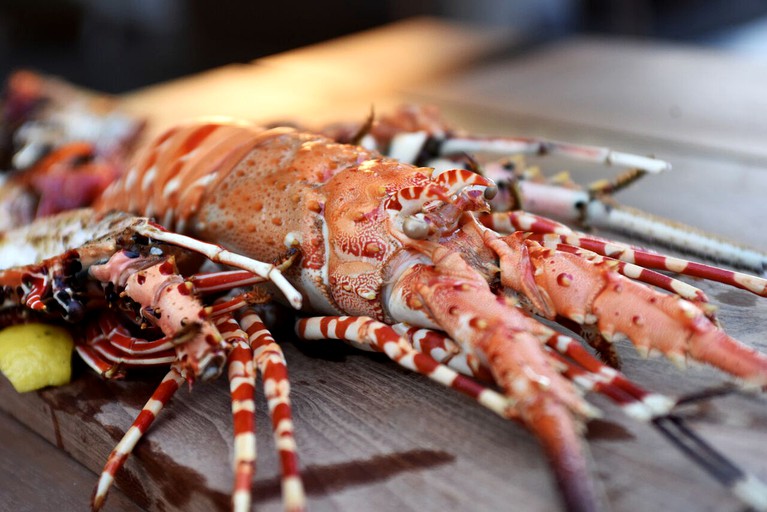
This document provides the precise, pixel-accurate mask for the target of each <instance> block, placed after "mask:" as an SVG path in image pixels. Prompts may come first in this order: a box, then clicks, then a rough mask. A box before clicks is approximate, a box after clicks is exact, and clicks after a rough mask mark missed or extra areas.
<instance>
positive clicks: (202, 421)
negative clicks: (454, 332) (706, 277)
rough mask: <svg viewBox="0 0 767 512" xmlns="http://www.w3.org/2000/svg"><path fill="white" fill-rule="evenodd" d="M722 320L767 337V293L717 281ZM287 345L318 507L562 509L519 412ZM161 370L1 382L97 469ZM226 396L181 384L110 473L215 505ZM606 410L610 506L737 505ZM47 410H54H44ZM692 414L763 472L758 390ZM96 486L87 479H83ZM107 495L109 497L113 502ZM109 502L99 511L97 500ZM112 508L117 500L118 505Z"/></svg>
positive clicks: (225, 486)
mask: <svg viewBox="0 0 767 512" xmlns="http://www.w3.org/2000/svg"><path fill="white" fill-rule="evenodd" d="M718 294H719V296H720V298H723V299H726V303H725V304H724V305H723V309H724V311H723V318H724V320H725V322H727V323H728V324H731V325H732V327H733V329H732V331H733V332H734V333H735V334H736V335H742V336H743V337H744V339H745V340H746V341H748V342H751V343H754V344H756V345H759V346H761V347H762V349H765V345H767V344H766V343H765V342H764V339H763V338H762V337H761V336H759V335H758V333H757V332H756V331H754V330H753V329H751V328H750V327H748V328H745V329H744V326H747V325H749V324H751V326H753V318H754V317H761V318H765V317H767V305H765V304H764V303H763V302H760V303H759V304H758V305H754V301H753V300H752V299H751V298H750V296H748V295H746V294H744V293H741V292H733V291H720V292H718ZM301 349H302V350H305V351H306V353H302V352H300V351H299V350H298V349H297V348H296V346H295V345H293V344H286V345H285V350H286V353H287V357H288V360H289V363H290V372H291V378H292V382H293V392H294V407H295V415H296V426H297V436H298V437H297V440H298V444H299V446H300V449H301V451H300V453H301V462H302V466H303V468H304V475H305V478H306V483H307V490H308V494H309V499H310V501H311V504H312V509H313V510H359V509H360V508H368V509H376V510H390V509H398V510H466V509H468V508H475V507H480V508H483V509H502V508H504V507H505V506H507V504H508V503H515V504H518V506H519V507H520V508H522V509H524V510H530V511H548V510H552V509H556V508H557V507H558V502H557V494H556V491H555V489H554V487H553V485H552V482H551V480H550V477H549V474H548V470H547V467H546V464H545V461H544V460H543V457H542V455H541V453H540V450H539V448H538V447H537V446H536V442H535V441H534V439H533V438H532V437H531V435H530V434H529V433H527V432H525V431H524V430H523V429H522V428H521V427H519V426H518V425H516V424H514V423H510V422H506V421H504V420H502V419H500V418H497V417H495V416H493V415H492V414H490V413H488V412H487V411H485V410H482V409H480V408H479V407H477V406H476V405H474V404H471V403H469V402H468V400H466V399H464V398H463V397H460V396H458V395H456V394H454V393H452V392H449V391H448V390H444V389H442V388H440V387H438V386H436V385H434V384H432V383H430V382H428V381H426V380H425V379H423V378H420V377H418V376H415V375H412V374H410V373H408V372H405V371H403V370H400V369H399V368H397V367H394V366H393V365H391V364H390V363H388V362H386V361H383V360H381V358H380V357H370V356H368V355H366V354H359V353H354V352H351V351H350V350H348V349H346V348H344V347H341V346H339V345H338V344H337V343H332V344H329V346H327V347H325V348H311V347H306V345H302V346H301ZM623 349H624V350H623V351H624V353H625V354H626V371H627V373H628V374H629V375H630V376H631V377H633V378H635V379H636V380H638V381H640V382H645V383H649V384H651V385H652V387H653V389H657V390H660V391H665V392H670V393H675V392H680V393H681V392H689V391H692V390H695V389H700V388H702V387H704V386H706V385H710V384H712V383H714V382H718V381H719V377H718V376H716V375H715V372H713V371H709V370H707V369H703V368H700V369H691V370H690V371H688V373H687V375H679V374H678V372H676V371H675V370H673V368H671V367H670V365H668V364H667V363H665V362H663V361H660V360H651V361H642V360H638V359H637V358H636V357H634V356H633V354H632V351H631V349H628V350H626V347H623ZM158 379H159V376H154V377H150V378H146V379H144V380H136V378H135V377H134V378H133V379H131V380H129V381H125V382H103V381H100V380H99V379H97V378H95V377H94V376H93V375H92V374H90V373H88V372H86V373H85V374H82V375H80V377H79V378H78V379H77V380H76V381H75V382H73V384H71V385H70V386H65V387H61V388H57V389H48V390H45V391H42V392H38V393H29V394H26V395H18V394H15V393H13V392H12V391H11V390H10V389H9V386H8V384H7V382H6V381H2V382H1V383H0V397H1V398H2V400H0V404H1V405H0V407H2V408H3V409H5V410H8V411H9V412H10V413H12V414H14V415H15V416H17V417H19V418H20V419H21V421H23V422H25V423H26V424H27V425H28V426H29V427H30V428H32V429H35V430H36V431H38V432H40V433H41V434H42V435H43V436H45V437H47V438H48V439H51V440H53V439H56V438H57V437H58V438H59V439H60V440H61V441H60V444H61V445H62V446H63V448H64V450H66V451H67V452H68V453H70V454H72V455H73V456H74V457H75V458H77V459H78V460H81V461H82V462H83V463H84V464H85V465H86V466H87V467H89V468H90V469H91V470H93V471H98V470H99V469H100V466H101V464H102V463H103V461H104V459H105V457H106V455H107V454H108V452H109V450H110V449H111V448H112V446H113V445H114V444H115V443H116V441H117V439H118V438H119V435H120V432H122V431H123V430H124V429H125V428H126V427H127V426H128V425H129V423H130V419H131V417H133V416H134V415H135V414H136V413H137V412H138V410H139V408H140V406H141V402H142V401H143V399H144V398H145V397H146V396H148V395H149V393H150V390H151V387H152V385H153V384H155V383H156V382H157V381H158ZM228 402H229V400H228V396H227V391H226V386H225V382H224V381H223V380H219V381H216V382H214V383H209V384H199V385H197V386H195V388H194V389H193V391H192V392H191V393H187V392H184V391H182V392H181V393H180V395H179V396H178V397H177V399H174V402H173V404H172V406H171V407H170V409H169V410H167V411H166V412H165V413H164V414H163V416H162V417H161V419H160V420H159V422H158V424H157V425H156V426H155V428H153V429H152V431H151V433H150V435H149V437H148V438H147V439H145V440H144V441H142V442H141V443H140V444H139V447H138V449H137V453H136V456H135V457H132V458H131V460H130V462H129V463H128V464H127V468H126V471H124V472H123V474H122V475H121V476H119V477H118V479H117V481H118V484H119V485H120V486H121V487H122V488H123V489H124V490H125V491H126V493H127V494H128V495H129V496H130V497H131V498H133V499H134V500H136V502H137V503H138V504H139V505H141V506H144V507H146V508H148V509H150V510H189V511H197V510H224V509H225V508H226V506H227V500H228V493H229V487H230V484H231V469H230V463H229V460H230V457H231V454H232V442H231V433H230V431H231V420H230V419H229V411H228V406H229V403H228ZM595 402H596V403H598V404H600V405H601V406H603V407H604V409H605V411H606V418H605V419H604V420H600V421H598V422H595V423H594V424H593V425H592V427H591V428H590V431H589V433H588V435H587V437H588V438H589V446H590V450H591V456H592V458H593V466H594V471H593V474H594V478H595V479H596V481H597V482H598V485H599V486H600V487H601V488H602V489H603V490H604V493H605V500H606V502H607V503H609V504H610V506H611V508H612V509H613V510H616V511H629V510H632V511H650V510H657V509H659V508H662V509H664V510H690V509H691V508H695V509H696V510H712V511H714V510H716V511H728V510H730V511H733V512H734V511H736V510H740V509H741V507H740V505H739V504H738V503H737V502H736V501H735V500H734V499H732V498H731V497H729V496H727V495H726V493H724V492H723V491H722V490H721V489H720V488H719V487H718V486H717V485H715V484H712V483H711V481H710V480H709V478H708V477H707V476H706V475H704V474H702V472H701V471H700V470H699V469H697V468H695V467H692V466H691V465H690V463H689V462H688V461H687V460H685V459H684V458H682V457H681V456H680V455H679V454H678V453H677V452H676V451H675V450H672V449H670V448H669V446H668V445H667V444H666V443H665V441H664V440H663V439H662V438H661V437H660V436H659V435H658V434H657V433H656V432H653V431H652V430H651V429H650V428H649V427H648V426H647V425H644V424H637V423H635V422H632V421H629V420H627V419H625V418H623V417H621V416H620V414H619V413H618V412H617V411H616V410H615V408H614V407H612V406H611V405H610V404H607V403H605V402H604V401H603V400H599V399H597V400H595ZM258 409H259V417H258V423H259V426H260V427H259V432H258V443H259V464H258V466H259V474H258V476H257V478H256V482H255V489H254V499H255V502H256V506H257V508H258V510H265V511H268V510H280V507H281V505H280V501H279V500H280V498H279V485H278V479H277V468H276V466H277V463H276V458H275V455H274V452H273V451H272V450H273V443H272V441H271V439H270V436H269V433H268V432H267V431H266V430H265V429H266V427H265V425H267V418H266V417H265V415H264V412H263V411H264V410H265V403H264V402H263V399H260V401H259V404H258ZM52 414H53V415H54V416H55V418H56V420H55V422H54V421H52V419H51V418H52ZM693 417H694V420H693V425H695V426H696V428H698V429H699V430H701V432H703V433H704V434H705V436H706V437H707V438H708V439H709V440H710V441H711V442H713V443H714V444H715V445H716V446H718V447H719V448H721V449H723V450H725V451H726V452H727V453H729V454H730V455H731V456H732V457H733V458H734V459H735V460H737V461H738V462H739V463H740V464H741V465H742V466H743V467H746V468H749V469H750V470H752V471H755V472H756V473H757V474H759V475H760V476H761V477H762V478H767V467H765V463H764V460H765V457H766V456H767V443H765V442H764V441H765V433H764V432H765V430H764V426H765V425H767V411H765V408H764V407H763V403H762V402H761V401H760V400H752V399H747V398H741V397H729V398H725V399H720V400H717V401H714V402H711V403H710V404H705V405H703V406H701V407H700V408H699V409H697V410H693ZM94 483H95V478H94ZM114 505H115V503H114V501H113V500H112V499H111V498H110V501H109V502H108V506H109V507H112V506H114ZM108 510H109V508H108ZM113 510H114V509H113Z"/></svg>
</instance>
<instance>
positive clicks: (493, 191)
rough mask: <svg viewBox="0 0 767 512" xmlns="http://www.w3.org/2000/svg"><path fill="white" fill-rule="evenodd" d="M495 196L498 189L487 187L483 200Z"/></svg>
mask: <svg viewBox="0 0 767 512" xmlns="http://www.w3.org/2000/svg"><path fill="white" fill-rule="evenodd" d="M496 194H498V187H496V186H495V185H493V186H492V187H487V188H486V189H485V199H487V200H488V201H489V200H490V199H492V198H494V197H495V196H496Z"/></svg>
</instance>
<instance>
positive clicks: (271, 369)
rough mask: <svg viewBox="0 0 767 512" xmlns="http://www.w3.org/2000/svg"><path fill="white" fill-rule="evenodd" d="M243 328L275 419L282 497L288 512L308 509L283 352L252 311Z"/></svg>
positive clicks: (275, 437)
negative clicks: (299, 464)
mask: <svg viewBox="0 0 767 512" xmlns="http://www.w3.org/2000/svg"><path fill="white" fill-rule="evenodd" d="M240 324H241V325H242V328H243V329H244V330H245V332H246V333H247V336H248V342H249V343H250V346H251V348H252V349H253V362H254V365H255V366H256V367H257V368H258V371H259V372H260V373H261V377H262V379H263V383H264V394H265V396H266V399H267V403H268V405H269V414H270V415H271V417H272V431H273V434H274V441H275V445H276V446H277V450H278V451H279V455H280V464H281V467H282V497H283V504H284V508H285V510H286V511H288V512H299V511H302V510H304V509H306V496H305V493H304V485H303V482H302V480H301V475H300V472H299V468H298V455H297V453H296V441H295V436H294V432H293V414H292V410H291V406H290V381H289V380H288V368H287V362H286V361H285V356H284V354H283V353H282V349H281V348H280V346H279V345H277V343H276V342H275V341H274V338H272V335H271V334H270V333H269V330H268V329H267V328H266V326H265V325H264V323H263V321H262V320H261V317H259V316H258V314H257V313H256V312H255V311H253V310H252V309H248V310H246V311H245V312H244V313H243V314H242V316H241V318H240Z"/></svg>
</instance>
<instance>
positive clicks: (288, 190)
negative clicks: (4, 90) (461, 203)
mask: <svg viewBox="0 0 767 512" xmlns="http://www.w3.org/2000/svg"><path fill="white" fill-rule="evenodd" d="M430 173H431V170H430V169H418V168H415V167H412V166H409V165H406V164H401V163H399V162H397V161H395V160H391V159H386V158H382V157H381V156H380V155H379V154H378V153H375V152H372V151H367V150H364V149H362V148H360V147H358V146H349V145H344V144H339V143H336V142H334V141H332V140H330V139H327V138H325V137H323V136H321V135H316V134H309V133H301V132H297V131H294V130H292V129H286V128H278V129H272V130H263V129H259V128H257V127H254V126H248V125H233V124H217V123H206V124H201V125H197V126H188V127H182V128H178V129H174V130H171V131H170V132H169V133H168V134H166V135H165V136H163V137H161V138H160V139H158V141H156V142H155V143H154V144H153V145H151V146H150V147H149V149H148V151H147V152H145V153H144V154H143V156H140V157H139V159H138V160H137V163H136V165H135V166H134V167H133V168H132V169H131V171H129V173H128V174H126V176H124V177H123V178H122V179H121V180H120V181H119V182H118V183H117V184H116V185H115V186H113V187H112V188H111V189H110V190H109V191H108V193H107V194H106V195H105V196H104V198H103V199H102V201H101V202H100V203H99V205H98V207H99V208H101V209H123V210H128V211H131V212H134V213H138V214H142V215H153V216H155V217H156V218H157V219H158V220H160V221H161V222H162V223H163V224H165V225H166V227H168V228H170V229H178V230H183V231H185V232H187V233H189V234H191V235H193V236H196V237H199V238H200V239H202V240H206V241H209V242H215V243H218V244H221V245H223V246H224V247H227V248H228V249H230V250H232V251H236V252H239V253H242V254H245V255H247V256H250V257H252V258H256V259H259V260H261V261H267V262H269V261H273V260H275V259H278V258H280V257H281V256H284V255H285V253H286V252H287V250H288V248H289V247H290V246H291V245H295V244H298V245H299V247H300V249H301V254H302V257H301V262H300V267H299V269H291V270H290V271H288V272H287V274H286V275H287V276H288V277H289V278H290V279H291V280H292V281H293V282H294V284H295V285H296V286H297V287H298V288H299V289H302V290H303V291H304V292H305V294H306V292H308V299H309V300H308V301H307V302H308V303H309V305H310V307H311V308H312V309H318V310H321V311H326V312H335V313H339V312H343V313H346V314H357V315H370V316H373V317H376V318H383V316H384V314H383V311H382V309H381V304H380V298H379V296H380V289H381V286H382V284H383V279H384V276H383V273H384V271H383V269H384V266H385V263H386V262H387V261H388V259H389V258H390V257H391V256H392V255H393V254H394V253H395V252H396V251H397V250H399V249H400V247H401V244H400V243H399V242H398V241H397V239H396V238H395V237H393V236H392V235H391V233H390V232H389V228H390V226H389V220H388V213H387V212H385V211H384V209H383V202H384V199H385V198H386V197H387V196H389V195H391V194H393V193H394V192H395V191H396V190H398V189H400V188H403V187H408V186H413V185H422V184H425V183H427V182H428V181H429V176H430ZM326 237H327V239H326Z"/></svg>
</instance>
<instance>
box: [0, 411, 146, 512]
mask: <svg viewBox="0 0 767 512" xmlns="http://www.w3.org/2000/svg"><path fill="white" fill-rule="evenodd" d="M0 439H2V442H0V474H2V475H3V480H2V484H0V489H1V490H2V493H1V494H2V502H0V509H2V510H13V511H15V512H27V511H29V512H32V511H35V512H60V511H62V510H86V509H87V508H88V506H89V500H90V495H91V490H92V487H93V481H94V480H93V478H94V474H93V473H92V472H91V471H89V470H88V469H86V468H85V467H83V466H82V465H81V464H80V463H78V462H77V461H76V460H75V459H73V458H70V457H68V456H67V454H66V453H65V452H64V451H63V450H56V449H53V448H52V446H51V445H50V444H49V443H48V442H47V441H46V440H44V439H43V438H41V437H40V436H38V435H37V434H35V433H34V432H32V431H31V430H29V429H28V428H25V427H24V426H23V425H22V424H21V423H19V422H18V421H16V420H14V419H13V418H11V417H10V416H8V415H6V414H5V413H0ZM53 492H55V500H53V499H46V497H49V496H51V495H53ZM111 501H112V507H113V510H123V511H126V512H138V511H140V510H141V508H139V507H138V506H136V505H135V504H134V503H133V501H132V500H131V499H129V498H127V497H126V496H125V494H123V493H122V492H121V491H120V490H119V489H116V492H115V493H114V494H113V495H112V497H111Z"/></svg>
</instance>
